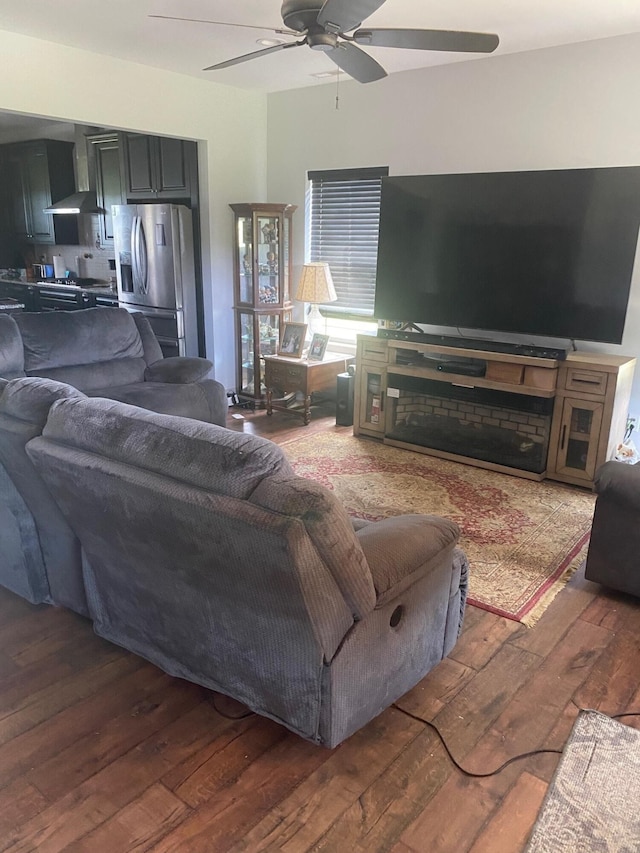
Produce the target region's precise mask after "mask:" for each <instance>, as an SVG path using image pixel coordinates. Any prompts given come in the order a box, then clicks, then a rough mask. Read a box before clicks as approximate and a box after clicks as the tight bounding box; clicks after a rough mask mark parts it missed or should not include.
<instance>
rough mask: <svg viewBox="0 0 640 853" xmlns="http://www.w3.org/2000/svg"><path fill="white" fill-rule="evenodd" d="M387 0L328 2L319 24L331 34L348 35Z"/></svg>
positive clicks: (341, 0)
mask: <svg viewBox="0 0 640 853" xmlns="http://www.w3.org/2000/svg"><path fill="white" fill-rule="evenodd" d="M384 2H385V0H326V2H325V4H324V6H323V7H322V9H320V12H319V13H318V23H319V24H320V26H321V27H324V28H325V29H326V30H328V31H329V32H331V33H348V32H349V30H352V29H353V28H354V27H359V26H360V24H361V23H362V22H363V21H366V19H367V18H368V17H369V15H373V13H374V12H375V11H376V9H379V8H380V6H382V4H383V3H384Z"/></svg>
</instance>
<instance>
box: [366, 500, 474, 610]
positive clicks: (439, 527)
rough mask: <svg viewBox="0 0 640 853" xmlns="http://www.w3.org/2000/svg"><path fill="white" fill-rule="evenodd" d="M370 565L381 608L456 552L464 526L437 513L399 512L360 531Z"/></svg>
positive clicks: (378, 605)
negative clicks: (406, 513)
mask: <svg viewBox="0 0 640 853" xmlns="http://www.w3.org/2000/svg"><path fill="white" fill-rule="evenodd" d="M356 536H357V538H358V541H359V543H360V545H361V547H362V550H363V551H364V554H365V557H366V558H367V562H368V564H369V569H370V571H371V576H372V578H373V585H374V587H375V591H376V599H377V604H376V606H377V607H380V606H381V605H383V604H385V603H386V602H387V601H389V600H391V599H393V598H395V597H396V596H398V595H399V594H400V593H401V592H403V591H404V590H405V589H407V588H408V587H410V586H411V585H412V584H414V583H415V582H416V581H417V580H418V579H419V578H421V577H422V576H423V575H425V574H428V573H429V572H430V571H431V570H432V569H433V567H434V566H436V565H439V564H440V558H441V557H442V555H443V553H446V552H451V551H453V548H454V547H455V545H456V543H457V542H458V539H459V538H460V528H459V527H458V525H457V524H455V523H454V522H453V521H450V520H449V519H446V518H440V517H439V516H435V515H397V516H394V517H392V518H385V519H383V520H382V521H377V522H375V523H373V524H368V525H366V526H365V527H362V528H361V529H360V530H358V531H356Z"/></svg>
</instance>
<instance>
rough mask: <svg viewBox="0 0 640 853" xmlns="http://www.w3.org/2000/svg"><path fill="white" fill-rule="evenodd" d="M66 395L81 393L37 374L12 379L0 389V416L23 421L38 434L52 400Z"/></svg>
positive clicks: (78, 394) (80, 394) (76, 395)
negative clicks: (36, 375)
mask: <svg viewBox="0 0 640 853" xmlns="http://www.w3.org/2000/svg"><path fill="white" fill-rule="evenodd" d="M67 397H84V394H82V393H81V392H80V391H78V390H77V389H76V388H72V387H71V386H70V385H66V384H64V383H63V382H52V381H50V380H48V379H42V378H40V377H35V376H30V377H25V378H21V379H14V380H13V381H12V382H7V383H5V385H4V388H0V416H2V415H6V416H8V417H12V418H16V419H17V420H19V421H26V422H28V423H29V424H31V425H32V426H33V427H34V428H35V430H36V432H34V434H38V433H40V432H41V431H42V428H43V427H44V425H45V423H46V420H47V415H48V414H49V409H50V408H51V405H52V403H54V402H55V401H56V400H63V399H66V398H67Z"/></svg>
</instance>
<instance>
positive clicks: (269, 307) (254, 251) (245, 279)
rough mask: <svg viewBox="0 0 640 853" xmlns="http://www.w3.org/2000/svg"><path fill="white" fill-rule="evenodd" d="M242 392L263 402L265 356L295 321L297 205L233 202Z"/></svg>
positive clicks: (235, 296) (255, 400)
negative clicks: (293, 235)
mask: <svg viewBox="0 0 640 853" xmlns="http://www.w3.org/2000/svg"><path fill="white" fill-rule="evenodd" d="M230 207H231V209H232V210H233V213H234V305H235V310H236V359H237V383H238V387H237V389H236V391H237V393H238V396H239V397H241V398H242V399H244V400H247V401H253V402H254V403H260V404H263V403H264V398H265V393H266V392H265V388H264V364H263V363H262V358H263V357H264V356H265V355H275V354H276V353H277V351H278V343H279V340H280V330H281V326H282V323H285V322H288V321H289V320H291V316H292V314H291V310H292V304H291V296H290V282H291V250H290V247H291V230H292V229H291V223H292V217H293V213H294V211H295V210H296V206H295V205H292V204H267V203H264V204H258V203H256V204H232V205H230Z"/></svg>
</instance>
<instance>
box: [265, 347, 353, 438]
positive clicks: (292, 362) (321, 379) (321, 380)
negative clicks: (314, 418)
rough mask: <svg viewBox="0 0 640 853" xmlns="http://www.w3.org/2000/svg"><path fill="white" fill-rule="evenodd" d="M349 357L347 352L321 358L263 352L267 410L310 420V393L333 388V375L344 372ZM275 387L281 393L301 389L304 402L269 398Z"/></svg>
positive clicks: (334, 382)
mask: <svg viewBox="0 0 640 853" xmlns="http://www.w3.org/2000/svg"><path fill="white" fill-rule="evenodd" d="M352 360H353V359H352V358H351V356H348V355H326V356H325V358H324V359H323V361H308V360H307V359H299V358H286V357H285V356H283V355H266V356H265V357H264V365H265V371H264V376H265V385H266V388H267V414H268V415H271V414H273V411H274V410H276V411H278V412H289V413H290V414H295V415H302V417H303V418H304V423H305V426H306V425H307V424H308V423H309V421H310V420H311V395H312V394H314V393H316V392H319V391H327V390H330V389H335V387H336V377H337V376H338V374H339V373H344V372H345V370H346V369H347V366H348V365H349V362H351V361H352ZM274 389H278V390H279V391H282V392H283V393H284V394H288V393H291V392H297V391H301V392H302V393H303V394H304V406H302V407H301V406H297V407H293V406H286V405H284V404H282V403H274V402H273V391H274Z"/></svg>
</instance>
